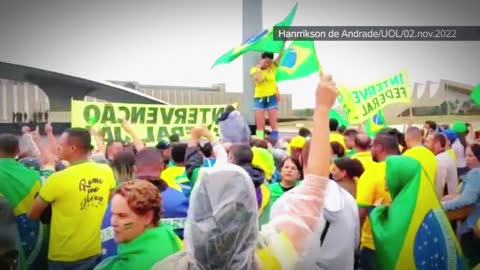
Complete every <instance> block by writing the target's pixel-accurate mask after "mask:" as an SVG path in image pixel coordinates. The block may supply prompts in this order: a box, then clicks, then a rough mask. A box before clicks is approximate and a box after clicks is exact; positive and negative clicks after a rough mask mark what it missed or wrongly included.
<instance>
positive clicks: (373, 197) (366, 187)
mask: <svg viewBox="0 0 480 270" xmlns="http://www.w3.org/2000/svg"><path fill="white" fill-rule="evenodd" d="M386 168H387V163H386V162H385V161H383V162H379V163H372V164H371V165H369V167H368V168H367V169H366V170H365V172H364V173H363V174H362V176H360V178H359V179H358V181H357V198H356V200H357V205H358V206H359V207H364V208H370V207H373V206H374V204H375V202H377V201H381V202H382V204H390V203H391V202H392V198H391V197H390V193H389V192H388V190H387V186H386V181H385V173H386ZM361 244H362V247H366V248H369V249H372V250H375V244H374V243H373V235H372V227H371V225H370V220H369V219H368V217H367V219H366V220H365V223H364V224H363V227H362V238H361Z"/></svg>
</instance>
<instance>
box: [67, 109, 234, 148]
mask: <svg viewBox="0 0 480 270" xmlns="http://www.w3.org/2000/svg"><path fill="white" fill-rule="evenodd" d="M226 106H227V105H225V104H222V105H181V106H171V105H152V104H129V103H103V102H89V101H76V100H72V112H71V122H72V127H84V128H90V127H91V125H92V124H96V125H97V126H98V127H100V128H99V130H100V131H102V133H104V134H105V138H104V139H105V140H106V141H110V140H122V141H130V138H129V137H128V136H127V134H126V132H125V131H124V130H123V128H122V123H123V119H127V120H128V121H130V123H131V126H132V128H133V130H134V131H135V133H136V134H137V135H138V136H139V137H140V138H142V139H143V141H144V142H145V143H146V144H147V145H155V144H156V143H157V142H158V141H159V140H160V139H162V138H165V137H169V136H170V135H172V134H178V135H179V136H180V137H185V136H188V135H189V134H190V130H191V129H192V128H194V127H196V126H198V125H207V126H208V127H209V128H211V130H212V132H214V134H217V131H218V130H217V125H216V120H217V119H218V117H219V116H220V114H222V113H223V112H224V111H225V107H226Z"/></svg>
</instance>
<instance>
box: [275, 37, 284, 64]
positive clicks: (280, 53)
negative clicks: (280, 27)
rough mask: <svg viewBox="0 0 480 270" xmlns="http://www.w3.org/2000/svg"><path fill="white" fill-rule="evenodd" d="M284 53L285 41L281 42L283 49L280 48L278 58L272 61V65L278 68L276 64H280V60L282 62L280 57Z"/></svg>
mask: <svg viewBox="0 0 480 270" xmlns="http://www.w3.org/2000/svg"><path fill="white" fill-rule="evenodd" d="M284 51H285V41H284V42H283V47H282V50H281V51H280V52H279V53H278V56H277V58H275V60H273V63H274V64H275V65H276V66H278V64H279V63H280V60H282V56H283V52H284Z"/></svg>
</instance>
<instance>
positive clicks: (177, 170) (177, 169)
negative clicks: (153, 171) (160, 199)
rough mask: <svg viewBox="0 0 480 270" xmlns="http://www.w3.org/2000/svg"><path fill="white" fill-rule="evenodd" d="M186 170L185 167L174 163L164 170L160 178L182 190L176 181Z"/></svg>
mask: <svg viewBox="0 0 480 270" xmlns="http://www.w3.org/2000/svg"><path fill="white" fill-rule="evenodd" d="M184 172H185V167H183V166H177V165H173V166H170V167H168V168H166V169H165V170H163V171H162V173H161V174H160V179H162V180H163V181H165V183H167V185H168V186H169V187H171V188H174V189H176V190H178V191H182V188H181V187H180V185H179V184H178V183H177V181H175V179H176V178H177V177H179V176H181V175H182V174H183V173H184Z"/></svg>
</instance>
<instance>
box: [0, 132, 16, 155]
mask: <svg viewBox="0 0 480 270" xmlns="http://www.w3.org/2000/svg"><path fill="white" fill-rule="evenodd" d="M18 149H19V141H18V139H17V137H15V135H12V134H8V133H4V134H0V152H3V154H5V155H7V156H9V157H15V155H16V154H17V152H18Z"/></svg>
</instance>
